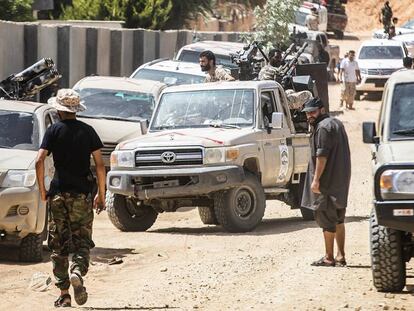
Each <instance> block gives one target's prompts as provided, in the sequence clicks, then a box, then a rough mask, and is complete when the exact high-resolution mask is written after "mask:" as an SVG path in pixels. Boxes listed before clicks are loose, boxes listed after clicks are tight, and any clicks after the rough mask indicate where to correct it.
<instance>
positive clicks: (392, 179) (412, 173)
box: [380, 170, 414, 194]
mask: <svg viewBox="0 0 414 311" xmlns="http://www.w3.org/2000/svg"><path fill="white" fill-rule="evenodd" d="M380 190H381V193H382V194H398V193H400V194H414V170H386V171H384V172H383V173H382V174H381V177H380Z"/></svg>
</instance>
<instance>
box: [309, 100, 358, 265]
mask: <svg viewBox="0 0 414 311" xmlns="http://www.w3.org/2000/svg"><path fill="white" fill-rule="evenodd" d="M302 111H303V112H306V117H307V119H308V123H309V124H310V125H311V127H312V134H311V159H310V161H309V165H308V171H307V174H306V180H305V185H304V189H303V198H302V206H303V207H306V208H309V209H312V210H314V216H315V220H316V222H317V224H318V225H319V227H321V228H322V229H323V236H324V240H325V255H324V256H323V257H322V258H321V259H319V260H317V261H315V262H313V263H312V265H313V266H328V267H329V266H335V265H336V266H345V265H346V260H345V225H344V220H345V211H346V207H347V204H348V192H349V184H350V179H351V155H350V150H349V143H348V136H347V134H346V132H345V128H344V126H343V124H342V122H341V121H339V120H338V119H336V118H331V117H330V116H329V115H328V114H326V112H325V108H324V106H323V104H322V102H321V101H320V99H318V98H313V99H311V100H309V101H308V102H307V103H306V104H305V106H304V108H303V110H302ZM335 240H336V244H337V248H338V251H337V255H336V257H334V241H335Z"/></svg>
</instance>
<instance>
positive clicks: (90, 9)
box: [60, 0, 213, 30]
mask: <svg viewBox="0 0 414 311" xmlns="http://www.w3.org/2000/svg"><path fill="white" fill-rule="evenodd" d="M212 2H213V1H212V0H192V1H183V0H73V1H72V5H71V6H66V7H65V8H64V9H63V13H62V14H61V16H60V18H62V19H89V20H123V21H125V27H127V28H139V27H140V28H147V29H162V30H164V29H179V28H182V27H183V26H185V25H186V24H187V22H188V21H189V20H190V19H193V18H195V17H196V16H197V15H198V14H207V13H208V12H211V10H212V5H213V4H212Z"/></svg>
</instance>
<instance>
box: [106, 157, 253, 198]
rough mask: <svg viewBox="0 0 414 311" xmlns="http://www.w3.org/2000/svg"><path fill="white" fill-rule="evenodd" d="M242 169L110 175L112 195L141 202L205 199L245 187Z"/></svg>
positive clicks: (168, 170)
mask: <svg viewBox="0 0 414 311" xmlns="http://www.w3.org/2000/svg"><path fill="white" fill-rule="evenodd" d="M244 179H245V174H244V170H243V168H242V167H240V166H235V165H229V166H215V167H187V168H171V169H166V168H158V169H148V170H139V171H133V170H131V171H123V170H114V171H112V170H111V171H110V172H109V173H108V177H107V188H108V190H109V191H111V192H113V193H117V194H122V195H125V196H134V197H136V198H137V199H139V200H151V199H168V198H171V199H173V198H182V197H196V196H205V195H208V194H210V193H212V192H215V191H219V190H226V189H230V188H233V187H236V186H239V185H241V184H242V183H243V181H244Z"/></svg>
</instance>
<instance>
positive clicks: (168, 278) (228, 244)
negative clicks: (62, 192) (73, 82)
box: [0, 38, 414, 311]
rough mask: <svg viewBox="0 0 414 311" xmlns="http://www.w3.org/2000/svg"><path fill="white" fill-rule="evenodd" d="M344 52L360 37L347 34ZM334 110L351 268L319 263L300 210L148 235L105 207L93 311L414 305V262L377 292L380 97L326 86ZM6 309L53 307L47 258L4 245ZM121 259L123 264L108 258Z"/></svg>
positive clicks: (280, 209)
mask: <svg viewBox="0 0 414 311" xmlns="http://www.w3.org/2000/svg"><path fill="white" fill-rule="evenodd" d="M340 44H341V51H342V53H343V52H344V51H345V50H346V49H349V48H357V47H358V45H359V44H360V41H358V40H356V38H353V40H348V41H347V40H345V41H343V42H340ZM329 92H330V94H329V95H330V99H331V101H330V106H331V111H332V113H333V114H334V115H335V116H337V117H338V118H340V119H341V120H342V121H343V122H344V124H345V126H346V129H347V131H348V135H349V138H350V141H351V148H352V165H353V167H352V184H351V192H350V200H349V208H348V214H347V220H346V230H347V244H346V250H347V260H348V264H349V266H348V267H347V268H316V267H311V266H310V263H311V262H312V261H313V260H316V259H318V258H319V257H321V256H322V255H323V252H324V248H323V240H322V232H321V230H320V229H319V228H317V226H316V225H315V223H314V222H305V221H302V218H301V217H300V212H299V211H297V210H290V209H289V208H288V207H287V206H286V205H284V204H282V203H280V202H277V201H270V202H268V203H267V210H266V215H265V219H264V221H263V223H262V224H261V225H260V226H259V227H258V228H257V229H256V230H255V231H254V232H251V233H247V234H228V233H223V232H222V230H221V228H220V227H214V226H204V225H202V223H201V221H200V220H199V217H198V213H197V211H196V210H189V211H183V212H180V213H173V214H163V215H160V217H159V219H158V220H157V222H156V223H155V225H154V226H153V227H152V228H151V229H150V230H149V231H148V232H145V233H121V232H119V231H118V230H116V229H115V228H114V227H113V226H112V224H111V223H110V221H109V220H108V218H107V215H106V214H105V213H103V214H101V215H99V216H97V217H96V221H95V226H94V240H95V243H96V245H97V247H96V248H95V249H94V250H93V251H92V262H93V263H92V265H91V269H90V273H89V275H88V277H87V279H86V287H87V288H88V290H89V297H90V298H89V301H88V302H87V304H86V305H85V306H84V307H83V308H84V309H88V310H124V309H129V310H167V309H174V310H194V309H200V310H375V311H376V310H414V296H413V295H414V292H413V289H414V281H413V280H414V279H413V278H414V270H413V269H412V267H413V266H412V265H411V269H410V270H409V271H408V274H409V277H410V278H408V279H407V282H408V284H409V285H408V286H407V288H406V289H405V291H404V292H403V293H401V294H386V295H385V294H383V293H377V292H376V290H375V288H374V287H373V284H372V280H371V270H370V258H369V240H368V215H369V213H370V210H371V203H370V202H371V200H372V195H371V189H372V185H371V170H370V149H369V147H368V146H366V145H364V144H363V143H362V139H361V137H362V135H361V122H362V121H365V120H376V117H377V114H378V110H379V104H380V103H379V99H378V98H369V99H364V100H362V101H361V102H357V103H356V111H349V112H345V113H340V112H339V111H338V98H339V86H338V85H335V84H332V85H330V87H329ZM0 255H1V256H0V257H1V258H2V259H1V260H0V310H27V309H30V310H48V309H51V310H53V309H54V308H53V307H52V305H53V301H54V299H55V297H56V295H57V290H56V289H55V288H54V287H53V286H51V288H50V289H49V290H48V291H46V292H35V291H33V290H30V289H29V288H28V285H29V283H30V279H31V277H32V275H33V274H34V273H35V272H39V271H41V272H47V273H49V274H51V268H52V267H51V263H50V261H49V260H48V256H49V254H48V253H46V255H45V258H44V262H42V263H39V264H19V263H16V262H13V261H12V260H11V259H12V258H13V253H12V252H11V251H10V250H5V249H0ZM114 256H118V257H122V259H123V263H122V264H119V265H108V264H107V262H108V259H111V258H113V257H114Z"/></svg>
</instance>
